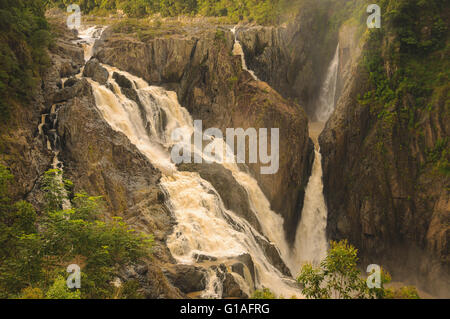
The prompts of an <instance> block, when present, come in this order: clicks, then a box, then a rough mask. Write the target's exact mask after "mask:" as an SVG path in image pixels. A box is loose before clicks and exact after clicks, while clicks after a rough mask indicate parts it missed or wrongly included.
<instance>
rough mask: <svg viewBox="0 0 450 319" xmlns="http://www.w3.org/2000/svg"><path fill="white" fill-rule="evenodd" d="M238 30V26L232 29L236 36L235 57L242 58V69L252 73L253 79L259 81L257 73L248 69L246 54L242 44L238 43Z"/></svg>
mask: <svg viewBox="0 0 450 319" xmlns="http://www.w3.org/2000/svg"><path fill="white" fill-rule="evenodd" d="M236 29H237V26H234V27H233V28H232V29H231V32H232V33H233V35H234V46H233V55H236V56H237V55H238V56H240V57H241V62H242V69H243V70H245V71H247V72H248V73H250V75H251V76H252V77H253V79H254V80H255V81H258V77H257V76H256V74H255V72H253V71H252V70H249V69H248V68H247V62H246V61H245V54H244V50H243V49H242V45H241V42H239V41H238V39H237V35H236Z"/></svg>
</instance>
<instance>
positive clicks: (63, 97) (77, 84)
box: [52, 79, 91, 103]
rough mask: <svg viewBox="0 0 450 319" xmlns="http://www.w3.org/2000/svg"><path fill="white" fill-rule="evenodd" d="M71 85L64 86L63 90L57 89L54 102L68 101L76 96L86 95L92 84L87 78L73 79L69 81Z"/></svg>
mask: <svg viewBox="0 0 450 319" xmlns="http://www.w3.org/2000/svg"><path fill="white" fill-rule="evenodd" d="M69 84H71V86H69V87H64V88H63V89H62V90H59V91H56V92H55V93H54V94H53V98H52V99H53V103H60V102H66V101H68V100H70V99H72V98H74V97H76V96H79V95H84V94H85V93H86V92H89V91H91V85H90V84H89V83H88V82H87V81H86V79H81V80H80V79H73V80H71V81H70V82H69Z"/></svg>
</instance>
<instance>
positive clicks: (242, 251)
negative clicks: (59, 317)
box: [1, 7, 450, 298]
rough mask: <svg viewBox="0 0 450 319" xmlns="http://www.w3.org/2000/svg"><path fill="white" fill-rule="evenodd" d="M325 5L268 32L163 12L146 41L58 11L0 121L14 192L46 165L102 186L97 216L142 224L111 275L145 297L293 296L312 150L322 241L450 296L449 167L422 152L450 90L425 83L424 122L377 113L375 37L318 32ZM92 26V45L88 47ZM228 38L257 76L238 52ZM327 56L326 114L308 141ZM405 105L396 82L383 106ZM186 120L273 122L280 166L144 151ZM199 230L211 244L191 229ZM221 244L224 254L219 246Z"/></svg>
mask: <svg viewBox="0 0 450 319" xmlns="http://www.w3.org/2000/svg"><path fill="white" fill-rule="evenodd" d="M332 16H333V13H332V12H324V11H322V10H319V9H318V8H316V7H311V8H309V9H308V10H303V11H300V12H299V13H298V14H297V15H296V16H295V18H294V19H293V20H291V21H288V22H286V23H285V24H284V25H278V26H258V25H245V24H243V25H238V26H234V25H226V24H218V25H215V24H210V22H206V21H202V22H201V23H199V22H198V21H195V22H192V23H190V22H188V23H180V24H179V25H177V27H176V29H175V31H174V30H170V32H166V31H167V30H165V26H164V23H163V24H162V25H160V26H156V27H155V26H152V27H151V28H150V29H151V30H150V31H151V32H150V36H149V37H142V36H139V34H136V33H134V32H129V31H128V30H126V28H125V29H124V28H120V27H117V26H114V25H113V26H100V25H89V26H83V28H81V29H80V30H78V31H70V30H68V29H66V28H65V26H64V25H63V24H61V22H58V23H59V24H58V25H57V28H58V29H59V30H62V31H61V32H60V33H59V35H58V38H57V40H56V43H55V45H54V46H53V47H52V48H51V49H50V57H51V61H52V62H51V63H52V64H51V67H50V68H49V69H48V70H47V71H46V72H45V74H44V76H43V78H42V82H41V85H40V87H39V88H38V92H36V94H34V100H33V107H31V108H30V107H23V106H21V105H17V108H18V109H17V110H16V112H14V115H13V121H11V123H10V127H9V129H8V130H4V131H3V130H2V154H3V153H5V154H8V155H7V156H4V155H2V157H1V161H2V162H3V163H5V164H7V165H8V166H9V167H10V168H11V171H12V172H13V173H14V175H15V176H16V181H17V183H16V184H15V186H14V188H13V196H14V197H15V198H17V199H26V200H28V201H29V202H31V203H32V204H33V205H34V206H35V207H36V208H37V209H39V206H40V203H41V199H42V197H43V194H42V192H41V191H40V190H39V187H38V186H39V184H40V183H41V179H42V176H43V174H44V172H45V170H47V169H48V168H49V167H52V166H53V167H54V166H57V167H59V168H61V169H62V170H63V174H64V178H67V179H70V180H71V181H73V182H74V185H75V188H76V189H75V191H86V192H87V193H89V194H94V195H99V196H103V198H104V200H105V203H106V210H105V214H106V215H107V216H108V217H113V216H121V217H123V218H124V220H125V221H126V222H127V223H128V224H129V225H132V226H133V228H135V229H137V230H139V231H142V232H144V233H147V234H153V236H154V245H153V248H152V257H151V258H148V259H146V260H144V261H142V262H141V263H139V264H136V265H133V266H130V267H125V268H121V269H120V272H119V274H118V275H117V276H118V278H119V281H120V282H127V281H130V280H137V281H138V283H139V286H140V291H141V292H142V294H143V296H144V297H146V298H186V297H192V298H197V297H202V298H211V297H215V298H248V297H250V296H251V294H252V292H253V291H254V290H255V289H257V288H261V287H262V286H264V287H265V286H268V285H272V286H270V288H271V289H273V290H276V289H279V290H278V291H277V293H278V294H281V295H284V296H287V295H286V294H288V293H292V294H295V292H298V296H300V295H301V294H300V293H299V291H300V287H299V285H298V284H297V283H296V282H295V281H294V280H293V279H292V277H294V278H295V276H296V275H297V273H296V272H297V271H298V269H297V268H298V267H300V265H297V264H296V263H295V262H293V261H297V260H301V259H298V258H294V257H298V256H294V257H293V255H295V252H296V239H297V238H298V236H299V230H301V229H302V226H301V225H302V223H301V221H302V210H303V208H304V206H305V200H306V196H305V193H306V192H307V187H308V183H309V181H310V178H311V176H312V174H314V172H315V171H317V166H316V170H314V163H315V161H317V160H319V161H321V164H322V167H321V171H320V174H322V170H323V199H324V203H325V204H326V212H325V213H326V214H327V216H326V221H325V223H326V238H325V239H326V240H327V239H328V240H340V239H348V240H349V241H350V242H351V243H352V244H353V245H355V247H356V248H357V249H358V250H359V254H360V257H361V260H360V262H361V267H362V268H364V267H365V266H367V265H369V264H372V263H375V264H380V265H383V267H386V268H387V269H388V270H389V272H391V273H392V274H393V276H395V278H397V280H398V281H403V282H406V283H409V284H415V285H417V286H418V287H420V288H421V289H424V290H425V291H427V292H429V293H431V294H433V295H435V296H439V297H448V293H449V291H448V287H450V284H449V274H450V269H449V259H448V258H449V251H448V240H449V226H448V225H449V224H448V220H449V217H450V209H449V207H450V206H449V205H450V204H449V192H448V175H445V174H443V173H439V172H437V171H436V164H435V163H434V162H431V161H430V160H429V157H430V152H431V150H435V149H436V147H437V146H436V145H438V144H439V143H441V144H442V143H444V142H443V141H446V139H447V137H448V135H449V127H448V123H449V121H448V105H447V104H448V103H447V102H448V99H447V98H446V96H447V94H448V85H447V86H445V85H441V86H440V87H437V86H436V89H435V91H436V92H437V93H436V95H433V97H435V98H433V99H431V98H430V100H429V101H430V104H431V111H429V112H426V111H424V110H416V111H415V112H416V113H415V115H414V119H415V121H416V122H417V123H419V124H417V125H416V126H417V127H420V131H414V133H411V128H410V127H409V126H408V124H407V123H406V124H405V122H402V121H401V120H398V121H397V122H396V121H394V122H392V121H391V122H388V123H387V122H386V121H385V119H384V118H381V117H380V116H379V114H378V113H377V112H380V110H376V109H374V108H371V107H370V105H369V106H367V104H370V103H372V104H373V105H375V104H376V103H375V102H374V101H369V102H367V103H365V102H364V101H365V100H364V97H365V96H366V95H365V94H366V93H367V92H370V91H371V90H372V89H373V86H374V84H373V82H371V79H372V78H371V74H372V73H373V71H372V70H370V71H368V70H367V64H366V61H367V56H368V52H370V50H372V49H373V47H372V46H373V40H372V38H370V36H369V35H368V32H366V31H361V27H360V25H358V24H356V25H355V24H353V23H340V24H339V25H337V26H334V25H333V26H332V27H330V25H329V24H328V23H326V22H327V21H329V20H330V19H331V17H332ZM233 27H235V29H234V31H235V32H234V33H233V31H232V28H233ZM89 30H90V31H89ZM158 32H160V33H158ZM80 34H82V35H83V37H81V38H80ZM86 34H89V36H90V37H91V38H92V39H94V41H95V42H92V43H88V42H86V41H83V39H84V36H86ZM423 36H424V37H425V36H426V32H425V35H423ZM383 41H384V42H382V45H381V46H380V47H381V51H382V54H381V56H382V57H383V58H384V64H382V65H383V66H384V68H385V71H383V72H385V73H387V75H386V76H387V77H388V78H392V77H393V73H394V72H395V71H394V70H395V69H397V68H400V66H399V65H397V64H395V63H396V62H393V61H392V60H390V59H389V58H388V57H387V56H388V54H387V53H386V52H388V51H389V50H388V49H391V47H390V44H392V43H394V42H395V36H394V35H393V34H388V35H384V37H383ZM237 42H239V44H240V45H242V51H243V53H244V58H245V61H246V64H247V67H248V69H250V70H252V71H253V72H254V73H255V75H256V77H257V79H255V78H254V77H253V76H252V74H251V73H250V72H247V71H246V70H244V68H243V64H242V60H241V57H240V56H236V55H235V54H233V51H234V48H235V46H236V44H237ZM392 45H394V44H392ZM91 46H92V51H90V50H91ZM87 48H88V50H87ZM443 50H444V51H443V52H445V49H443ZM438 54H443V53H442V52H440V51H439V53H437V55H438ZM333 55H334V57H335V59H336V60H337V64H336V67H335V72H336V77H335V84H334V90H333V100H334V103H333V104H334V105H333V108H334V112H333V113H332V114H331V117H330V118H329V119H328V120H327V121H326V123H321V125H324V129H323V131H322V132H321V133H320V136H313V135H319V133H317V134H314V133H311V132H312V130H310V129H311V127H314V124H316V122H317V120H318V117H317V113H316V110H317V105H318V103H319V102H318V101H319V98H320V94H321V89H322V88H323V85H324V82H326V81H325V80H326V78H327V73H329V69H330V65H331V64H332V60H333V59H334V58H333ZM436 59H438V60H439V59H443V58H442V56H441V57H440V58H439V56H438V57H437V58H436ZM439 61H441V60H439ZM371 72H372V73H371ZM105 101H106V102H105ZM414 103H416V101H415V100H414V96H413V94H411V93H409V94H405V95H404V96H402V99H399V101H397V104H392V105H391V109H389V110H388V111H390V112H394V111H396V112H397V113H396V114H401V109H402V108H409V109H412V108H413V105H414ZM372 104H371V105H372ZM105 106H110V109H111V110H110V109H108V108H106V107H105ZM109 112H111V113H109ZM113 112H114V113H113ZM132 112H133V113H132ZM132 116H134V117H132ZM398 117H399V118H400V115H398ZM192 119H200V120H202V121H203V123H204V126H205V127H216V128H219V129H221V130H222V131H225V130H226V128H230V127H234V128H243V129H247V128H256V129H259V128H272V127H279V129H280V158H279V171H278V172H277V173H276V174H273V175H261V174H260V167H261V164H259V163H258V164H245V165H236V166H226V165H219V164H216V163H213V164H201V165H199V164H180V165H178V166H176V167H172V166H170V170H168V169H167V167H166V166H165V164H164V163H163V162H164V158H163V157H164V156H162V155H161V158H159V157H158V158H155V157H157V156H156V155H154V154H158V156H159V154H160V153H152V152H154V151H155V150H154V149H152V147H153V146H154V145H156V144H157V145H158V152H159V149H160V148H161V149H163V151H164V152H166V151H167V150H169V149H170V148H171V147H172V144H170V137H169V136H170V134H169V133H170V132H171V131H170V129H171V128H172V127H175V126H181V125H182V124H185V125H187V126H189V125H191V120H192ZM133 130H135V131H136V132H138V133H139V134H141V135H139V134H138V133H134V131H133ZM132 131H133V132H132ZM319 131H320V130H319ZM310 135H311V136H310ZM137 137H138V138H139V139H138V138H137ZM313 140H314V142H315V143H316V145H314V143H313ZM143 145H144V146H145V147H143ZM147 146H148V148H147ZM443 148H444V149H445V146H443ZM155 149H156V148H155ZM269 149H270V146H269ZM319 151H320V154H321V157H320V156H319V157H318V156H317V152H319ZM441 152H442V151H441ZM440 154H441V153H439V155H440ZM444 156H445V154H444ZM55 159H56V162H55ZM161 163H163V164H161ZM316 164H317V162H316ZM168 171H170V172H168ZM319 177H320V180H322V177H321V176H319ZM180 185H182V187H180ZM186 185H187V186H186ZM189 189H190V191H189ZM189 193H190V194H189ZM177 194H179V196H177ZM197 199H198V203H197ZM180 205H185V206H183V207H182V208H183V209H180ZM194 205H198V206H194ZM192 210H197V212H196V213H195V214H194V213H192ZM198 212H202V213H203V214H204V216H207V217H201V218H200V217H199V214H198ZM209 213H211V214H212V213H214V214H215V215H214V216H213V217H211V218H210V215H208V214H209ZM201 216H203V215H201ZM183 218H185V219H183ZM212 221H213V222H214V223H215V225H212ZM199 227H200V228H201V227H205V228H201V229H200V231H199V230H198V228H199ZM214 227H217V228H214ZM219 227H222V229H219ZM303 227H304V226H303ZM199 233H201V234H202V235H205V237H209V238H207V239H208V240H211V242H209V241H207V240H206V239H204V238H200V237H201V236H200V235H198V236H197V240H196V236H195V234H199ZM189 235H190V237H189ZM216 235H217V236H222V237H218V240H217V239H216V238H215V236H216ZM227 236H228V237H227ZM201 240H204V241H201ZM213 240H214V241H213ZM221 241H222V242H223V243H220V242H221ZM239 241H242V242H245V244H242V245H236V246H234V245H235V242H239ZM221 244H223V245H224V246H221ZM297 244H298V243H297ZM209 245H210V246H209ZM214 245H217V246H218V247H219V248H218V249H217V250H215V249H213V248H211V247H213V246H214ZM225 245H228V246H229V248H230V251H232V252H233V254H229V255H226V254H225V253H224V254H223V255H220V254H219V253H218V250H220V249H221V248H222V247H225ZM246 245H247V246H246ZM227 248H228V247H227ZM208 249H209V250H208ZM233 249H234V250H233ZM207 252H209V254H208V253H207ZM188 257H189V258H188ZM186 261H187V262H186ZM302 261H303V260H302ZM296 267H297V268H296ZM266 273H268V274H269V275H266Z"/></svg>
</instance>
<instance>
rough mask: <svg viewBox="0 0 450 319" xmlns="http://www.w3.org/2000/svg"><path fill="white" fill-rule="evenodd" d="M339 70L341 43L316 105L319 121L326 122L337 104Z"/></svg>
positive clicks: (316, 114)
mask: <svg viewBox="0 0 450 319" xmlns="http://www.w3.org/2000/svg"><path fill="white" fill-rule="evenodd" d="M338 72H339V44H338V45H337V48H336V53H335V54H334V57H333V60H332V61H331V63H330V66H329V67H328V71H327V75H326V78H325V82H324V83H323V85H322V87H321V89H320V93H319V100H318V104H317V107H316V112H315V116H316V119H317V121H318V122H322V123H325V122H326V121H327V120H328V118H329V117H330V116H331V113H333V111H334V106H335V104H336V87H337V79H338Z"/></svg>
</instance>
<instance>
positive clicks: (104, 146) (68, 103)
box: [1, 27, 184, 298]
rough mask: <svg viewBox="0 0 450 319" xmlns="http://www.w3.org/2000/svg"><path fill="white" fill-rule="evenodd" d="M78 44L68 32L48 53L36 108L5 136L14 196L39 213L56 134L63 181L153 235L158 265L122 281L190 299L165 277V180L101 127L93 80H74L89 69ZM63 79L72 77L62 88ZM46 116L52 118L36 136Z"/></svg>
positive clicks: (135, 269) (20, 113) (16, 117)
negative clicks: (83, 69)
mask: <svg viewBox="0 0 450 319" xmlns="http://www.w3.org/2000/svg"><path fill="white" fill-rule="evenodd" d="M61 29H62V30H64V28H63V27H61ZM74 38H75V37H74V35H73V34H72V33H71V32H68V31H67V32H66V33H63V34H62V35H61V38H59V39H57V41H56V43H55V45H54V46H53V47H52V51H51V52H50V56H51V58H52V66H51V67H50V68H49V69H48V70H47V72H46V73H45V74H44V76H43V80H42V85H41V86H40V88H39V89H40V90H39V91H38V93H37V94H36V95H35V100H34V101H33V102H32V105H28V106H22V105H17V109H16V110H17V111H16V113H14V114H13V116H12V123H11V124H10V127H9V128H8V130H6V129H5V130H2V141H3V143H2V144H3V147H4V150H5V151H6V152H5V153H6V154H8V156H5V157H2V159H1V161H2V163H4V164H6V165H8V166H9V167H10V168H11V171H12V173H13V174H14V175H15V180H16V184H15V186H14V189H12V191H13V196H14V197H15V198H17V199H24V198H25V199H27V200H28V201H30V202H31V203H32V204H33V205H34V206H35V207H36V208H37V209H38V210H39V209H40V204H41V203H42V199H43V197H42V193H41V191H40V190H39V185H40V179H41V176H42V175H43V174H44V172H45V171H46V170H48V169H49V168H51V164H52V161H53V157H54V154H53V152H52V151H50V150H48V149H47V145H46V143H45V141H44V133H49V132H48V131H49V130H52V131H55V132H51V133H52V135H51V136H54V137H56V136H57V137H58V140H56V139H51V138H50V137H51V136H49V140H50V141H49V142H50V144H51V145H52V147H53V146H55V145H56V146H57V149H58V150H59V159H60V160H61V161H62V162H63V164H64V178H67V179H70V180H72V181H73V183H74V185H75V187H76V189H75V191H76V192H80V191H86V192H87V193H89V194H91V195H101V196H103V199H104V200H105V203H106V209H105V214H106V215H107V216H108V217H112V216H121V217H123V218H124V220H125V221H126V222H127V223H128V224H129V225H131V226H132V227H133V228H135V229H137V230H140V231H143V232H145V233H149V234H153V235H154V238H155V243H154V247H153V255H152V259H151V260H144V261H143V262H144V263H145V264H144V265H131V266H130V268H129V269H124V270H123V271H122V274H121V275H120V276H121V280H122V281H127V280H137V281H138V282H139V287H140V291H141V292H142V294H143V295H144V296H145V297H147V298H182V297H183V296H184V294H183V293H182V292H181V291H180V290H179V289H178V288H175V287H174V286H173V285H172V284H171V283H170V282H169V281H168V280H167V278H166V277H165V276H164V274H163V271H162V269H163V268H164V267H165V265H168V266H170V265H172V264H173V263H174V262H175V261H174V260H173V258H172V256H171V254H170V252H169V250H168V249H167V247H166V246H165V240H166V237H167V234H169V233H170V232H171V230H172V225H173V219H172V217H171V215H170V212H169V211H168V209H167V208H166V206H165V196H164V194H163V193H162V192H161V191H160V189H159V186H158V183H159V178H160V176H161V174H160V172H159V171H158V170H157V169H155V168H154V167H153V166H152V165H151V164H150V162H149V161H148V160H147V159H146V158H145V157H144V156H143V155H141V153H140V152H139V151H138V150H137V148H136V147H135V146H134V145H132V144H131V143H130V142H129V140H128V139H127V138H126V137H125V136H124V135H122V134H118V133H117V132H114V131H113V130H112V129H111V128H110V127H109V125H108V124H107V123H106V122H105V121H104V120H103V118H102V116H101V114H99V112H98V111H97V108H96V106H95V100H94V96H93V94H92V88H91V85H90V84H89V82H88V80H87V79H85V78H82V79H78V78H75V77H73V76H74V75H76V73H77V72H78V73H79V70H80V69H81V67H82V66H83V64H84V58H83V49H82V48H81V47H78V46H76V45H74V44H73V43H72V42H71V40H74ZM69 66H70V67H69ZM92 66H93V67H94V73H93V74H90V73H89V72H90V71H87V72H88V73H89V76H92V77H93V78H96V79H97V80H99V81H102V80H101V77H100V79H99V78H97V75H96V73H100V74H101V73H103V74H102V76H103V78H104V72H103V70H102V69H103V68H102V67H101V66H99V65H98V61H97V62H95V61H92V60H91V67H92ZM105 71H106V70H105ZM63 76H64V77H71V78H69V79H68V80H66V81H65V83H64V87H63V85H62V81H61V77H63ZM51 111H52V112H53V113H51ZM41 113H44V114H47V116H46V121H45V122H44V123H43V125H42V127H40V130H38V124H39V123H40V122H41V118H42V116H41ZM50 113H51V114H50ZM56 119H57V121H56V122H55V120H56ZM55 123H56V127H55ZM55 129H56V130H55ZM47 135H48V134H47Z"/></svg>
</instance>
